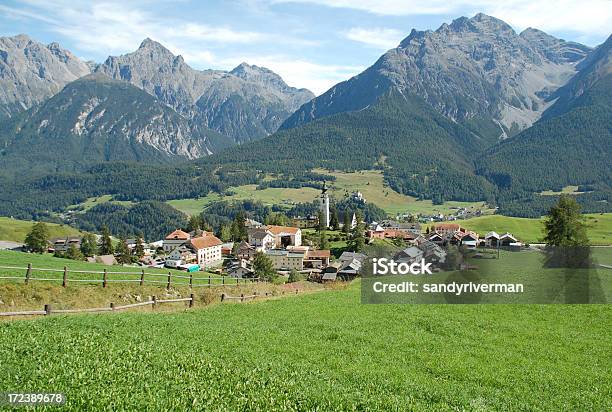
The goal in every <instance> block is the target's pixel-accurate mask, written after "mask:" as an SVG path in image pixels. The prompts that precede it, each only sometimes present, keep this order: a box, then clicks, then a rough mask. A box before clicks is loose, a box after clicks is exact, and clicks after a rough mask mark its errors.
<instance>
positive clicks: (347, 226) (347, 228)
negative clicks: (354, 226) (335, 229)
mask: <svg viewBox="0 0 612 412" xmlns="http://www.w3.org/2000/svg"><path fill="white" fill-rule="evenodd" d="M342 231H343V232H344V234H345V235H348V234H349V233H350V232H351V211H350V210H348V209H346V210H345V211H344V224H343V226H342Z"/></svg>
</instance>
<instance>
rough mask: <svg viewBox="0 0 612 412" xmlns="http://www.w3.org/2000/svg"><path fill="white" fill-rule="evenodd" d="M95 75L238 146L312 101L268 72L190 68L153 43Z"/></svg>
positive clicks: (270, 130)
mask: <svg viewBox="0 0 612 412" xmlns="http://www.w3.org/2000/svg"><path fill="white" fill-rule="evenodd" d="M96 71H97V72H100V73H105V74H107V75H108V76H110V77H112V78H115V79H121V80H125V81H128V82H130V83H132V84H133V85H135V86H137V87H139V88H141V89H143V90H145V91H147V92H148V93H150V94H152V95H153V96H155V97H157V98H158V99H159V100H160V101H161V102H164V103H165V104H167V105H169V106H170V107H172V108H174V109H175V110H176V111H177V112H178V113H180V114H182V115H184V116H186V117H187V118H189V119H191V121H192V122H194V123H196V124H198V125H204V126H206V127H209V128H211V129H213V130H216V131H218V132H219V133H221V134H223V135H225V136H229V137H231V138H232V139H234V140H235V141H237V142H243V141H247V140H251V139H256V138H260V137H263V136H266V135H268V134H270V133H273V132H275V131H276V129H277V128H278V127H279V126H280V124H281V123H282V122H283V121H284V120H285V119H286V118H287V117H288V116H289V115H290V114H291V113H293V112H294V111H295V110H296V109H297V108H298V107H300V106H301V105H302V104H303V103H305V102H307V101H309V100H310V99H312V98H313V97H314V95H313V94H312V93H311V92H310V91H308V90H305V89H295V88H293V87H289V86H287V85H286V84H285V82H284V81H283V80H282V79H281V78H280V77H279V76H278V75H276V74H275V73H274V72H272V71H270V70H268V69H265V68H260V67H257V66H249V65H248V64H245V63H243V64H241V65H239V66H238V67H236V68H235V69H234V70H232V71H231V72H225V71H221V70H204V71H200V70H195V69H192V68H191V67H190V66H189V65H187V64H186V63H185V61H184V60H183V58H182V57H181V56H175V55H173V54H172V53H171V52H170V51H169V50H168V49H166V48H165V47H164V46H162V45H161V44H159V43H157V42H155V41H153V40H151V39H145V40H144V41H143V42H142V44H141V45H140V47H139V48H138V50H136V51H135V52H133V53H129V54H125V55H122V56H117V57H113V56H111V57H109V58H108V59H107V60H106V61H105V62H104V63H103V64H101V65H99V66H98V67H97V68H96Z"/></svg>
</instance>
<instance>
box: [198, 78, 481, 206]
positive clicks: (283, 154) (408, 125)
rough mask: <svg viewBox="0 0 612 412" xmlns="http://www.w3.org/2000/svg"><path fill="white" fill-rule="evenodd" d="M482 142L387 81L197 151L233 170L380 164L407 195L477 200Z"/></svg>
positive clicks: (288, 171) (293, 171) (292, 171)
mask: <svg viewBox="0 0 612 412" xmlns="http://www.w3.org/2000/svg"><path fill="white" fill-rule="evenodd" d="M486 146H487V142H486V141H485V140H484V139H481V138H479V137H478V136H475V135H474V134H473V133H471V132H470V131H469V130H467V129H466V128H464V127H463V126H461V125H459V124H457V123H455V122H453V121H451V120H449V119H447V118H446V117H444V116H443V115H441V114H440V113H438V112H437V111H436V110H434V109H433V108H432V107H431V106H430V105H429V104H427V103H426V102H425V101H424V100H423V99H422V98H421V97H419V96H416V95H414V94H410V93H408V92H404V93H402V92H400V91H398V90H395V89H391V90H389V91H388V92H387V93H385V94H383V95H381V96H380V97H379V98H378V99H377V100H376V102H374V103H373V104H371V105H370V106H368V107H367V108H365V109H363V110H360V111H352V112H346V113H338V114H335V115H331V116H327V117H324V118H321V119H317V120H314V121H312V122H309V123H307V124H304V125H301V126H299V127H295V128H292V129H288V130H281V131H279V132H277V133H275V134H273V135H272V136H268V137H266V138H264V139H261V140H258V141H255V142H252V143H249V144H245V145H241V146H234V147H232V148H230V149H228V150H226V151H224V152H222V153H220V154H217V155H213V156H210V157H208V158H205V159H200V160H198V161H197V162H199V163H202V164H204V165H207V166H209V167H210V166H211V165H213V164H216V165H219V166H225V167H229V168H232V169H237V170H261V171H264V172H274V173H280V174H285V175H287V176H290V175H291V174H300V173H303V172H304V171H307V170H311V169H312V168H317V167H322V168H329V169H336V170H363V169H372V168H378V169H382V170H384V172H385V179H386V182H387V184H389V186H391V187H392V188H393V189H395V190H397V191H399V192H401V193H405V194H410V195H413V196H418V197H425V198H433V197H435V198H436V199H456V200H481V199H484V198H487V197H488V196H490V194H491V189H492V187H493V186H492V185H491V184H489V183H488V182H487V181H486V180H485V179H483V178H482V177H480V176H476V175H475V174H474V167H473V162H472V159H473V158H474V156H475V155H476V154H477V153H480V152H482V151H483V150H484V148H485V147H486Z"/></svg>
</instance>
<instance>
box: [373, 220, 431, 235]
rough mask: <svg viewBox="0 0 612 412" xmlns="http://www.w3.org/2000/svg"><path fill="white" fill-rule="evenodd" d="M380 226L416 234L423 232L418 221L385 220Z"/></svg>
mask: <svg viewBox="0 0 612 412" xmlns="http://www.w3.org/2000/svg"><path fill="white" fill-rule="evenodd" d="M380 226H382V227H383V228H385V229H395V230H399V231H402V232H410V233H414V234H415V235H417V236H418V235H420V234H421V224H420V223H418V222H397V221H395V220H383V221H382V222H380Z"/></svg>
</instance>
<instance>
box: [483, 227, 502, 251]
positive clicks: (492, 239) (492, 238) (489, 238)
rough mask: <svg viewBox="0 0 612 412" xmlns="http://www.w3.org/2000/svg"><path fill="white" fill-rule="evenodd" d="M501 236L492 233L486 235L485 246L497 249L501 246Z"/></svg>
mask: <svg viewBox="0 0 612 412" xmlns="http://www.w3.org/2000/svg"><path fill="white" fill-rule="evenodd" d="M499 237H500V236H499V234H498V233H497V232H495V231H491V232H489V233H487V234H486V235H485V246H487V247H492V248H497V247H498V246H499Z"/></svg>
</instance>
